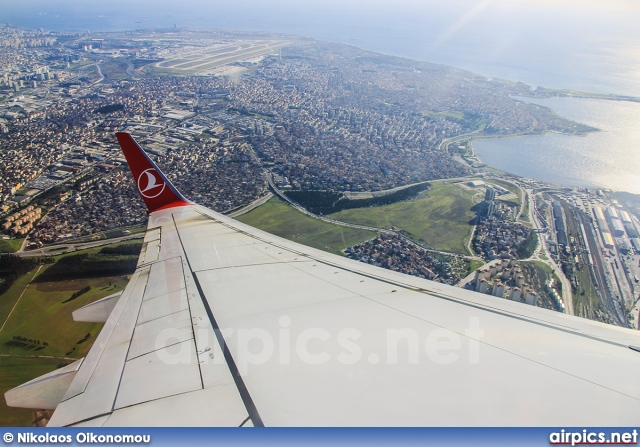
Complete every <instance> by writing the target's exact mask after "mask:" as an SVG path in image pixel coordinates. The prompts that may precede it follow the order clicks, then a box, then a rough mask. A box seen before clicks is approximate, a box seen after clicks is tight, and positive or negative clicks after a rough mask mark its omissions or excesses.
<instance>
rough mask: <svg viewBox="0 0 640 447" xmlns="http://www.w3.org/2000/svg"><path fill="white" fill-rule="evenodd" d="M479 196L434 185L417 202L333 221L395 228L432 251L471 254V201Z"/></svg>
mask: <svg viewBox="0 0 640 447" xmlns="http://www.w3.org/2000/svg"><path fill="white" fill-rule="evenodd" d="M476 194H477V193H476V192H475V191H471V190H464V189H462V188H460V187H458V186H456V185H453V184H450V183H445V182H435V183H433V186H432V187H431V188H430V189H428V190H427V191H426V192H425V193H422V194H421V195H420V198H418V199H417V200H414V201H410V202H398V203H394V204H391V205H386V206H380V207H374V208H358V209H351V210H345V211H341V212H339V213H335V214H332V215H331V217H332V218H334V219H337V220H341V221H344V222H351V223H356V224H360V225H370V226H374V227H377V228H391V227H392V226H395V227H396V228H398V229H401V230H404V231H406V232H407V233H409V235H410V237H411V238H412V239H415V240H416V241H418V242H420V241H421V242H422V243H424V244H425V245H427V246H429V247H432V248H435V249H437V250H443V251H449V252H452V253H460V254H469V252H468V251H467V247H466V245H467V241H468V240H469V238H470V237H471V230H472V228H473V227H472V225H470V222H472V221H473V219H474V217H475V213H474V212H473V211H472V210H471V208H472V207H473V206H474V202H473V200H472V197H473V196H474V195H476Z"/></svg>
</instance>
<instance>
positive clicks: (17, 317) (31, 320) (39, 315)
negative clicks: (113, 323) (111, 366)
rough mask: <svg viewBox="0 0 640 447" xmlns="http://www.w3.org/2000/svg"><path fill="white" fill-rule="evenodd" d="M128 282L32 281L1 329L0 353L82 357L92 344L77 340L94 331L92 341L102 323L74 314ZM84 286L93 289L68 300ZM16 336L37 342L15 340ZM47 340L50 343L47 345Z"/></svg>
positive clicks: (121, 279) (108, 279)
mask: <svg viewBox="0 0 640 447" xmlns="http://www.w3.org/2000/svg"><path fill="white" fill-rule="evenodd" d="M110 282H111V286H110V285H109V283H110ZM127 282H128V279H127V277H126V276H118V277H104V278H95V279H77V280H70V281H55V282H43V283H31V284H29V285H28V287H27V288H26V290H25V292H24V294H23V295H22V298H20V300H19V301H18V304H17V306H16V307H15V309H14V310H13V312H12V313H11V315H10V316H9V318H8V319H7V320H6V324H4V327H3V329H2V331H0V354H13V355H19V354H38V355H53V356H58V357H63V356H70V357H78V358H79V357H82V356H83V355H85V354H86V353H87V351H88V348H89V346H90V345H91V343H85V342H82V343H78V342H79V341H80V340H82V339H83V338H84V337H85V335H86V334H87V333H90V334H91V338H90V340H91V342H93V340H94V338H95V336H96V335H98V333H99V332H100V328H101V327H102V325H101V324H95V323H76V322H74V321H73V318H72V316H71V313H72V312H73V311H74V310H76V309H78V308H80V307H82V306H85V305H87V304H89V303H91V302H93V301H95V300H97V299H99V298H102V297H105V296H107V295H111V294H112V293H116V292H118V291H122V290H123V289H124V286H126V284H127ZM85 286H90V287H91V290H89V292H87V293H85V294H83V295H80V296H79V297H78V298H76V299H74V300H72V301H68V302H65V301H67V300H68V299H69V298H70V297H71V295H72V294H73V293H74V292H77V291H78V290H80V289H82V288H83V287H85ZM0 298H2V297H0ZM16 336H19V337H22V338H26V339H29V340H34V342H23V341H17V340H14V337H16ZM35 341H39V342H40V343H36V342H35ZM45 342H46V343H48V346H44V343H45Z"/></svg>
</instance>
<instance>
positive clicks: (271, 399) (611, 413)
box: [9, 133, 640, 426]
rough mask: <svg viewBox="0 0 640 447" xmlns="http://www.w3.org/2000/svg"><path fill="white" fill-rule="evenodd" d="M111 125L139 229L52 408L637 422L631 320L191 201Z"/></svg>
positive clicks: (297, 418)
mask: <svg viewBox="0 0 640 447" xmlns="http://www.w3.org/2000/svg"><path fill="white" fill-rule="evenodd" d="M118 140H119V141H120V143H121V146H122V148H123V152H124V153H125V156H126V157H127V160H128V162H129V166H130V168H131V170H132V173H133V174H134V178H135V179H137V180H136V181H137V184H138V188H139V190H140V192H141V194H142V195H143V198H145V203H146V204H147V206H148V207H149V211H150V216H149V223H148V228H147V234H146V236H145V241H144V245H143V249H142V252H141V254H140V259H139V262H138V268H137V270H136V273H135V274H134V276H133V277H132V279H131V281H130V283H129V284H128V286H127V288H126V289H125V290H124V292H123V293H122V295H121V296H120V297H119V298H117V303H116V304H115V305H110V306H112V307H113V310H111V313H110V315H109V318H108V319H107V322H106V324H105V327H104V328H103V330H102V332H101V333H100V335H99V337H98V339H97V340H96V342H95V344H94V346H93V348H92V349H91V351H90V352H89V354H88V355H87V357H86V358H85V359H84V360H83V361H82V363H81V364H80V366H79V367H78V368H77V371H75V372H74V374H75V376H74V377H73V381H72V382H71V384H70V385H69V386H68V388H67V389H66V391H65V392H64V393H59V392H58V394H63V397H62V398H61V401H60V403H59V404H58V405H57V408H56V411H55V412H54V414H53V417H52V419H51V421H50V425H79V424H80V425H105V426H108V425H116V426H117V425H229V426H240V425H243V426H262V425H267V426H300V425H305V426H312V425H323V426H340V425H358V426H364V425H384V426H415V425H427V426H437V425H446V426H479V425H490V426H504V425H509V426H512V425H536V426H560V425H562V426H565V425H566V426H577V425H582V426H598V425H600V426H602V425H626V426H630V425H637V424H638V423H639V422H640V411H639V410H640V384H639V383H638V381H637V377H636V376H637V372H638V370H639V366H640V353H639V352H637V351H634V350H633V349H630V347H634V346H640V336H639V334H638V333H637V332H636V331H631V330H628V329H622V328H617V327H613V326H608V325H605V324H600V323H596V322H592V321H588V320H583V319H580V318H575V317H570V316H566V315H564V314H558V313H555V312H551V311H546V310H543V309H538V308H534V307H531V306H525V305H521V304H518V303H513V302H510V301H507V300H501V299H498V298H495V297H490V296H484V295H479V294H476V293H474V292H470V291H466V290H463V289H459V288H455V287H451V286H445V285H442V284H439V283H435V282H432V281H428V280H424V279H420V278H414V277H410V276H407V275H403V274H399V273H395V272H391V271H388V270H384V269H380V268H376V267H372V266H369V265H366V264H362V263H358V262H355V261H351V260H348V259H345V258H342V257H340V256H335V255H331V254H328V253H325V252H322V251H318V250H314V249H311V248H309V247H306V246H302V245H300V244H296V243H294V242H291V241H288V240H285V239H281V238H278V237H276V236H273V235H270V234H268V233H265V232H262V231H260V230H257V229H255V228H252V227H250V226H247V225H244V224H242V223H239V222H237V221H235V220H233V219H231V218H229V217H226V216H223V215H220V214H218V213H215V212H213V211H211V210H208V209H206V208H204V207H201V206H198V205H195V204H192V203H190V202H188V201H187V200H186V199H185V198H184V197H183V196H182V195H181V194H180V193H179V192H178V191H177V190H176V189H175V187H173V185H171V183H170V182H169V181H168V180H167V179H166V177H165V176H164V175H163V174H162V173H161V171H160V170H159V169H158V167H157V166H156V165H155V164H154V163H153V162H152V161H151V160H150V159H149V158H148V157H147V156H146V154H144V152H143V151H142V149H141V148H140V146H138V145H137V143H135V141H134V140H133V139H132V138H131V136H130V135H128V134H124V133H120V134H118ZM148 172H151V173H152V176H153V179H151V178H148V176H147V175H146V173H148ZM145 194H146V196H145ZM156 194H157V195H156ZM147 196H154V197H151V198H149V197H147ZM111 302H112V301H111ZM101 309H103V307H101ZM92 312H94V313H95V311H92ZM101 312H104V311H103V310H101ZM90 313H91V312H89V311H85V312H80V314H84V315H86V314H90ZM36 380H37V379H36ZM67 382H68V380H67ZM28 385H29V384H25V385H24V386H28ZM65 386H66V385H65ZM18 388H20V387H18ZM21 392H22V393H23V394H24V392H25V389H22V390H21ZM9 393H11V391H10V392H9ZM54 394H55V393H54ZM25 402H26V400H25ZM14 403H15V400H14Z"/></svg>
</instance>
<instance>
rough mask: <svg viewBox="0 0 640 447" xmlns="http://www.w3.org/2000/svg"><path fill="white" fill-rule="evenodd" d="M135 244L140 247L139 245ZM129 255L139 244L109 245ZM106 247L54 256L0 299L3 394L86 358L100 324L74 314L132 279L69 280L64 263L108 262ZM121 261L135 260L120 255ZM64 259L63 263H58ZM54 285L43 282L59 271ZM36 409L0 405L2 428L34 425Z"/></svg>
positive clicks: (122, 276) (0, 390)
mask: <svg viewBox="0 0 640 447" xmlns="http://www.w3.org/2000/svg"><path fill="white" fill-rule="evenodd" d="M136 244H137V246H136ZM113 247H118V248H117V249H116V251H121V252H123V253H127V252H130V251H135V250H137V251H138V252H139V250H140V241H131V242H127V243H124V244H118V245H115V246H110V249H111V250H112V251H113ZM103 249H104V248H93V249H90V250H85V251H82V252H76V253H72V254H65V255H61V256H56V257H55V259H54V260H55V262H54V263H50V264H45V265H42V266H38V267H36V268H34V269H33V270H31V271H29V272H27V273H25V274H23V275H22V276H20V277H19V278H18V279H17V280H16V281H15V282H13V284H12V285H11V287H10V288H9V289H8V290H7V291H6V292H5V293H3V294H2V295H0V358H1V359H2V360H1V361H0V394H4V392H5V391H7V390H9V389H11V388H13V387H15V386H17V385H20V384H22V383H24V382H27V381H29V380H31V379H34V378H36V377H38V376H41V375H42V374H45V373H47V372H50V371H53V370H54V369H56V368H58V367H61V366H64V365H66V364H69V363H71V362H73V359H78V358H81V357H83V356H85V355H86V354H87V352H88V351H89V349H90V348H91V346H92V344H93V342H94V340H95V338H96V337H97V335H98V333H99V332H100V329H101V328H102V324H98V323H78V322H75V321H73V318H72V312H73V311H74V310H76V309H78V308H80V307H82V306H85V305H87V304H89V303H91V302H93V301H96V300H97V299H100V298H103V297H105V296H108V295H111V294H113V293H117V292H120V291H122V290H123V289H124V287H125V286H126V285H127V283H128V281H129V275H126V274H120V275H113V276H101V275H93V276H91V277H75V278H65V274H64V273H65V272H64V269H60V268H57V266H59V265H64V263H65V262H64V259H69V258H70V257H73V256H77V255H85V254H86V255H88V256H87V259H93V260H101V261H102V262H104V260H105V259H106V257H107V256H114V255H113V254H112V253H107V254H105V253H100V252H101V251H102V250H103ZM119 256H120V258H118V259H124V258H127V257H134V256H135V257H137V255H133V254H125V255H123V254H120V255H119ZM61 260H62V263H61V262H60V261H61ZM56 268H57V270H56V272H57V273H56V277H55V280H51V279H48V280H42V278H46V275H44V276H43V274H44V273H45V272H46V271H47V270H48V269H54V270H55V269H56ZM34 414H35V413H34V411H33V410H21V409H13V408H8V407H7V406H6V405H5V403H4V399H2V402H1V403H0V426H14V425H23V426H30V425H32V424H33V421H34V419H35V415H34Z"/></svg>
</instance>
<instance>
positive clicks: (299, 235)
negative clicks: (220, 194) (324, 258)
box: [237, 197, 376, 254]
mask: <svg viewBox="0 0 640 447" xmlns="http://www.w3.org/2000/svg"><path fill="white" fill-rule="evenodd" d="M237 220H239V221H240V222H244V223H246V224H248V225H252V226H254V227H256V228H259V229H261V230H264V231H267V232H269V233H273V234H275V235H277V236H281V237H283V238H285V239H289V240H291V241H295V242H299V243H301V244H305V245H308V246H310V247H314V248H319V249H321V250H325V251H328V252H330V253H336V254H341V252H342V250H344V249H345V248H347V247H349V246H351V245H355V244H357V243H359V242H362V241H365V240H368V239H371V238H373V237H375V236H376V233H374V232H373V231H367V230H359V229H356V228H348V227H343V226H340V225H333V224H330V223H327V222H323V221H321V220H319V219H314V218H313V217H309V216H306V215H304V214H302V213H301V212H299V211H296V210H295V208H293V207H291V206H289V205H288V204H286V203H285V202H284V201H282V200H281V199H278V198H277V197H274V198H272V199H271V200H269V201H268V202H267V203H265V204H264V205H262V206H259V207H258V208H256V209H254V210H252V211H249V212H248V213H246V214H243V215H241V216H238V217H237Z"/></svg>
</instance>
